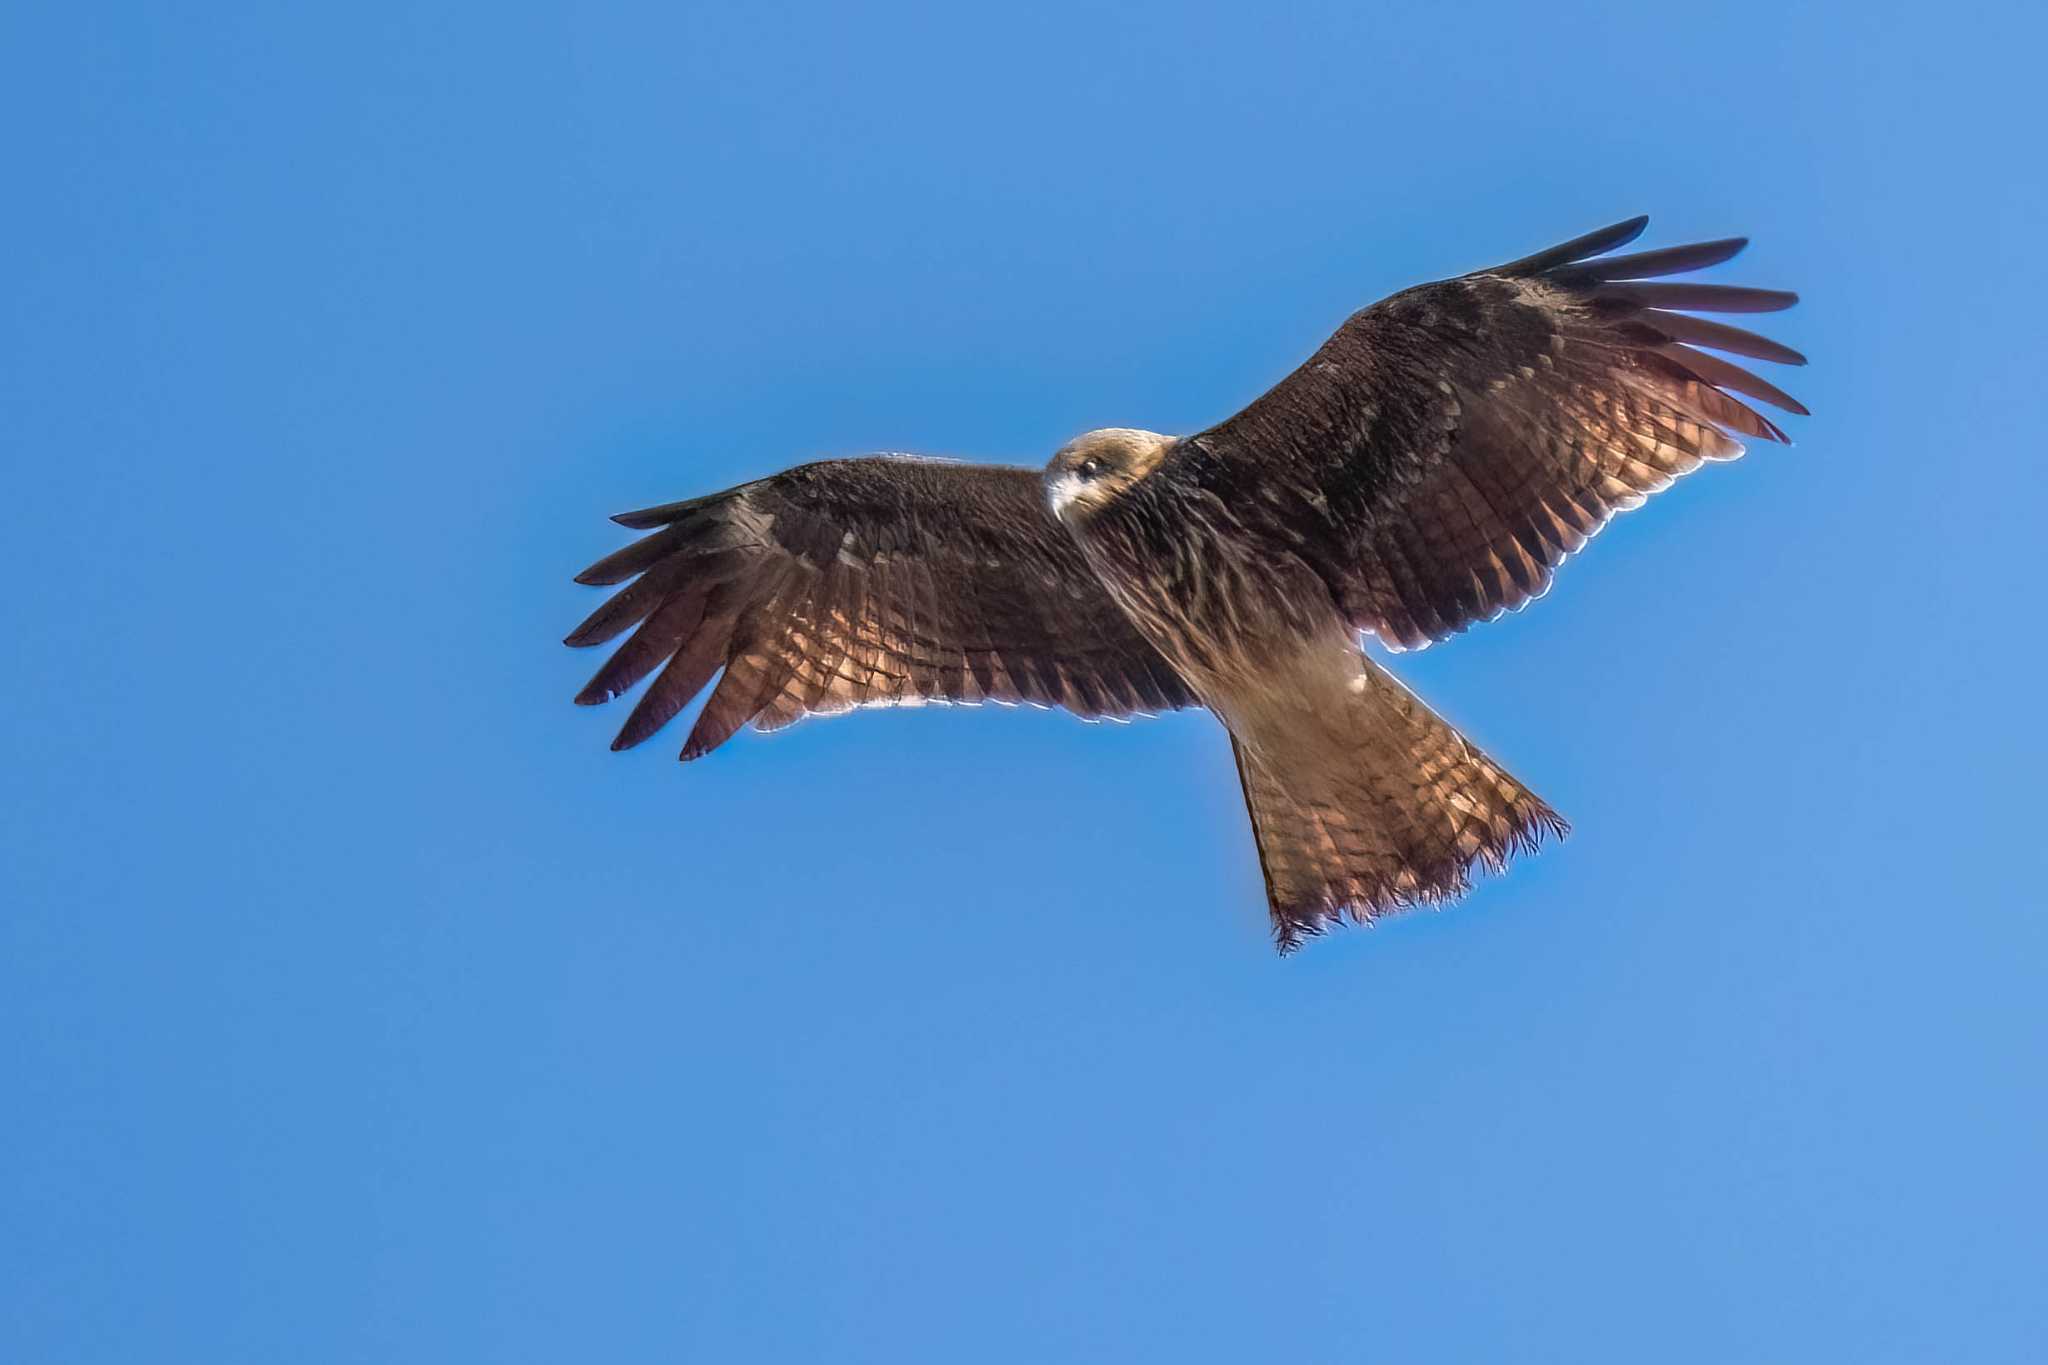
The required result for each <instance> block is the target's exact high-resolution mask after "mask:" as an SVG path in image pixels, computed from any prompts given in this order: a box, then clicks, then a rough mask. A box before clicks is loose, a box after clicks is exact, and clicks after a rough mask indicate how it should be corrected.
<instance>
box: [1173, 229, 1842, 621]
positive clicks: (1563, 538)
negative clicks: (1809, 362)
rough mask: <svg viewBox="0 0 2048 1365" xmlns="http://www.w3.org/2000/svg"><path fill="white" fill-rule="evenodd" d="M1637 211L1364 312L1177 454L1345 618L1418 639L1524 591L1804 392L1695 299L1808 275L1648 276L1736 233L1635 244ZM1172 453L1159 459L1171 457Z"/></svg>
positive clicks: (1787, 360)
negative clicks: (1303, 568)
mask: <svg viewBox="0 0 2048 1365" xmlns="http://www.w3.org/2000/svg"><path fill="white" fill-rule="evenodd" d="M1647 222H1648V219H1646V218H1635V219H1631V220H1630V221H1628V222H1626V223H1619V224H1616V225H1615V226H1613V227H1611V228H1606V229H1604V230H1602V231H1599V232H1595V233H1591V234H1588V235H1587V236H1584V237H1580V238H1577V239H1576V240H1573V241H1570V242H1566V243H1564V244H1563V245H1561V246H1556V247H1552V248H1551V249H1550V250H1548V251H1543V252H1539V253H1537V254H1536V255H1534V256H1529V257H1526V258H1524V259H1522V260H1519V261H1514V262H1511V263H1509V264H1507V265H1503V266H1496V267H1495V268H1493V269H1491V270H1482V271H1479V272H1476V273H1474V274H1471V275H1465V276H1462V277H1460V278H1458V279H1453V280H1445V281H1441V282H1439V283H1436V284H1426V285H1422V286H1419V287H1417V288H1414V289H1409V290H1406V291H1404V292H1402V293H1399V294H1396V295H1394V296H1393V297H1391V298H1388V299H1385V300H1383V301H1381V302H1379V303H1376V304H1374V305H1373V306H1372V307H1370V308H1367V309H1365V310H1364V311H1362V312H1359V313H1356V314H1354V315H1353V316H1352V317H1351V318H1350V319H1349V320H1348V321H1346V322H1345V324H1344V325H1343V327H1341V328H1340V329H1338V331H1337V333H1336V335H1334V336H1332V337H1331V338H1330V339H1329V341H1328V342H1326V343H1325V344H1324V345H1323V347H1322V349H1321V350H1319V351H1317V352H1316V353H1315V355H1314V356H1312V357H1311V358H1310V359H1309V361H1308V362H1307V363H1306V364H1304V365H1303V366H1302V367H1301V368H1300V369H1298V370H1296V371H1295V372H1294V373H1293V374H1291V375H1289V376H1288V377H1287V378H1286V379H1284V380H1282V381H1281V382H1280V384H1279V385H1278V386H1277V387H1276V388H1274V389H1273V390H1272V391H1271V392H1269V393H1267V394H1266V395H1265V396H1263V397H1262V398H1260V399H1259V400H1258V401H1257V402H1255V403H1253V404H1252V405H1251V406H1250V407H1248V408H1246V409H1245V410H1244V411H1243V412H1241V413H1239V414H1238V415H1237V416H1235V417H1233V418H1231V419H1230V420H1229V421H1227V422H1224V423H1223V424H1221V425H1220V426H1216V427H1212V428H1211V429H1210V430H1208V431H1205V432H1203V433H1201V434H1200V435H1198V436H1194V437H1191V438H1189V439H1188V440H1186V441H1184V442H1182V443H1181V444H1180V446H1179V447H1177V448H1176V450H1175V452H1174V454H1173V455H1172V456H1170V457H1169V459H1168V461H1167V464H1168V466H1172V467H1173V469H1174V472H1175V473H1176V475H1178V476H1179V477H1192V478H1193V479H1195V480H1196V481H1198V482H1199V483H1201V484H1202V485H1203V486H1205V487H1206V488H1207V489H1208V490H1209V491H1210V492H1212V493H1214V494H1216V495H1217V496H1219V497H1222V498H1224V499H1226V500H1227V501H1228V502H1229V503H1230V505H1231V506H1232V507H1233V508H1234V509H1235V510H1236V511H1237V512H1238V514H1239V515H1240V516H1241V517H1244V518H1247V519H1248V520H1249V521H1250V522H1252V523H1253V524H1254V525H1256V526H1257V527H1258V528H1259V529H1261V530H1263V531H1265V532H1268V533H1270V534H1271V535H1272V536H1273V537H1275V538H1276V540H1277V543H1278V544H1280V545H1282V546H1284V547H1285V548H1287V549H1289V550H1290V551H1292V552H1294V553H1296V554H1299V555H1301V556H1302V557H1303V558H1304V559H1306V560H1307V561H1309V562H1310V563H1312V564H1314V565H1315V566H1316V568H1317V569H1318V571H1319V572H1320V573H1321V574H1322V576H1323V578H1324V580H1325V581H1326V582H1327V583H1329V584H1330V587H1331V591H1332V593H1333V595H1334V596H1335V597H1336V599H1337V601H1338V603H1339V605H1340V606H1341V607H1342V608H1343V610H1344V611H1345V613H1346V615H1347V616H1349V618H1350V619H1351V621H1352V623H1353V624H1354V625H1356V626H1357V627H1358V628H1359V629H1361V630H1369V631H1372V632H1373V633H1374V634H1376V635H1378V636H1379V637H1380V639H1381V640H1382V641H1384V642H1385V643H1387V644H1388V645H1390V646H1393V647H1396V648H1416V647H1420V646H1422V645H1426V644H1428V643H1430V642H1431V641H1434V640H1440V639H1443V638H1444V637H1446V636H1448V635H1452V634H1455V633H1456V632H1458V631H1461V630H1463V629H1465V628H1466V627H1467V626H1469V625H1470V624H1472V623H1473V622H1474V621H1481V620H1490V619H1491V618H1493V617H1494V616H1497V615H1499V614H1500V613H1501V612H1503V611H1507V610H1511V609H1513V608H1517V607H1520V606H1522V605H1523V604H1524V603H1526V602H1528V601H1529V600H1530V599H1532V598H1535V597H1538V596H1541V595H1542V594H1543V592H1544V591H1545V590H1546V589H1548V588H1549V586H1550V581H1551V575H1552V573H1553V571H1554V570H1555V569H1556V568H1557V566H1558V565H1559V564H1560V563H1561V562H1562V561H1563V560H1564V558H1565V556H1566V555H1568V554H1570V553H1572V552H1573V551H1575V550H1577V549H1578V548H1579V547H1580V546H1582V545H1584V544H1585V543H1586V540H1587V539H1588V538H1589V537H1591V536H1592V535H1594V534H1595V533H1596V532H1598V531H1599V530H1600V528H1601V527H1602V526H1604V525H1605V524H1606V523H1607V521H1608V519H1609V518H1610V517H1612V516H1613V515H1614V514H1615V513H1616V512H1620V511H1625V510H1627V509H1629V508H1632V507H1638V506H1641V505H1642V503H1643V501H1644V499H1646V498H1647V497H1648V496H1649V495H1650V494H1652V493H1656V492H1658V491H1660V490H1662V489H1664V488H1667V487H1669V486H1670V485H1671V482H1672V481H1673V480H1674V479H1676V478H1678V477H1679V476H1681V475H1684V474H1689V473H1691V472H1692V471H1693V470H1695V469H1697V468H1699V466H1700V464H1701V462H1702V461H1705V460H1729V459H1733V458H1735V457H1736V456H1738V455H1740V454H1741V453H1742V450H1743V447H1742V444H1741V441H1740V439H1739V438H1741V437H1754V438H1757V439H1761V440H1767V441H1783V440H1784V439H1785V434H1784V433H1783V432H1782V431H1780V430H1779V429H1778V428H1777V427H1776V426H1775V425H1773V424H1772V423H1771V422H1770V421H1768V420H1767V419H1765V418H1764V417H1762V416H1760V415H1758V413H1757V412H1756V411H1755V410H1754V409H1752V408H1751V407H1750V406H1749V405H1748V404H1747V403H1745V402H1744V401H1743V399H1744V398H1751V399H1757V400H1761V401H1762V402H1764V403H1769V404H1771V405H1773V406H1776V407H1779V408H1782V409H1785V410H1786V411H1789V412H1796V413H1801V414H1804V413H1805V412H1806V409H1805V408H1803V407H1801V406H1800V405H1799V404H1798V402H1796V401H1795V400H1794V399H1792V398H1790V397H1788V396H1787V395H1786V394H1784V393H1783V392H1781V391H1780V390H1778V389H1777V388H1775V387H1774V386H1772V385H1771V384H1769V383H1767V382H1765V381H1764V380H1762V379H1759V378H1758V377H1756V376H1755V375H1753V374H1750V373H1749V372H1748V371H1746V370H1743V369H1740V368H1738V367H1737V366H1735V365H1733V364H1731V363H1729V362H1728V361H1726V360H1723V359H1720V358H1719V357H1717V356H1713V355H1709V354H1707V351H1705V350H1701V349H1698V348H1700V347H1705V348H1708V349H1709V350H1715V351H1725V352H1729V353H1731V354H1734V355H1741V356H1750V357H1754V358H1756V359H1760V360H1771V361H1777V362H1779V363H1781V364H1788V365H1801V364H1804V363H1805V358H1804V357H1802V356H1801V355H1799V353H1798V352H1796V351H1793V350H1790V349H1788V348H1786V347H1784V346H1780V345H1778V344H1777V343H1776V342H1773V341H1767V340H1765V339H1764V338H1762V337H1760V336H1756V335H1754V334H1753V333H1750V332H1746V331H1742V330H1740V329H1738V328H1735V327H1730V326H1727V325H1725V324H1723V323H1719V322H1712V321H1709V320H1707V319H1705V318H1698V317H1693V316H1691V314H1692V313H1694V312H1706V313H1763V312H1772V311H1775V310H1777V309H1781V308H1788V307H1790V306H1791V305H1792V304H1793V303H1795V302H1797V301H1798V300H1797V296H1796V295H1793V294H1787V293H1781V292H1778V291H1775V290H1767V289H1742V288H1731V287H1728V286H1725V285H1716V284H1698V283H1685V282H1679V283H1644V281H1654V280H1659V279H1661V278H1663V277H1666V276H1671V275H1679V274H1683V273H1685V272H1687V271H1692V270H1697V269H1700V268H1702V267H1705V266H1710V265H1717V264H1719V263H1720V262H1722V261H1725V260H1727V259H1728V258H1729V257H1731V256H1733V255H1735V254H1736V253H1737V252H1738V251H1740V250H1741V249H1742V248H1743V246H1744V245H1746V242H1745V240H1744V239H1742V238H1730V239H1727V240H1725V241H1718V242H1701V243H1698V244H1696V245H1692V246H1679V247H1669V248H1666V249H1664V250H1661V251H1645V252H1641V253H1638V254H1635V255H1628V256H1606V255H1603V254H1602V253H1605V252H1609V251H1612V250H1614V249H1615V248H1616V247H1619V246H1622V245H1624V244H1625V243H1627V242H1629V241H1632V240H1633V239H1634V238H1635V237H1636V236H1637V235H1638V234H1639V233H1641V232H1642V230H1643V227H1644V226H1645V224H1646V223H1647ZM1161 472H1166V471H1165V469H1164V468H1163V469H1162V471H1161Z"/></svg>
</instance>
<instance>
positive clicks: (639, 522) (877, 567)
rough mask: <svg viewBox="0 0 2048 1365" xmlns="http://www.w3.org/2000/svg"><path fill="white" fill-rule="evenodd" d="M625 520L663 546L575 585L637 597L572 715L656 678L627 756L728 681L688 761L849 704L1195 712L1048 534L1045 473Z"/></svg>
mask: <svg viewBox="0 0 2048 1365" xmlns="http://www.w3.org/2000/svg"><path fill="white" fill-rule="evenodd" d="M613 520H615V521H617V522H619V523H620V524H622V525H625V526H629V527H632V528H634V529H636V530H653V532H654V533H653V534H652V535H649V536H646V537H644V538H643V539H641V540H639V541H636V542H635V543H634V544H632V545H629V546H627V547H626V548H625V549H623V550H620V551H618V552H617V553H615V554H612V555H608V556H607V557H605V558H604V559H601V560H599V561H598V562H597V563H596V564H593V565H592V566H591V567H590V568H588V569H586V570H584V571H583V572H582V573H581V574H579V575H577V580H576V581H577V582H579V583H599V584H612V583H624V582H626V580H628V579H631V580H632V582H631V583H630V584H629V585H628V586H627V587H625V588H623V589H621V590H620V591H619V592H618V593H616V594H614V595H613V596H612V597H611V599H610V600H609V601H607V602H606V603H605V604H604V605H603V606H602V607H599V608H598V609H597V611H596V612H595V613H594V614H593V615H592V616H591V617H590V619H589V620H587V621H585V622H584V623H583V624H582V625H580V626H578V627H577V628H576V629H575V630H574V631H573V632H571V633H570V635H569V637H568V643H569V644H572V645H596V644H603V643H604V642H605V641H607V640H611V639H614V638H615V637H617V636H618V635H620V634H621V633H623V632H624V631H626V630H628V629H632V628H633V627H635V626H637V627H638V629H637V630H634V633H633V635H632V637H631V638H630V639H628V640H627V641H626V643H625V644H623V645H621V646H619V648H618V649H617V650H616V651H615V652H614V653H613V654H612V657H611V659H610V660H609V661H608V662H607V663H606V664H605V666H604V667H603V668H601V669H599V670H598V672H597V676H596V677H594V678H592V679H591V680H590V684H589V686H587V687H585V688H584V689H583V691H582V693H581V694H580V695H578V696H577V698H576V700H577V701H578V702H579V703H582V704H584V705H595V704H597V703H599V702H606V701H610V700H611V699H612V698H613V697H616V696H619V695H620V694H621V693H623V692H625V691H626V690H627V689H629V688H631V687H632V686H633V685H634V684H635V683H637V682H639V681H640V679H642V678H644V677H646V676H647V675H648V674H649V673H651V672H653V671H654V670H655V669H657V668H660V669H661V674H660V676H659V677H657V678H656V679H655V680H654V682H653V684H652V685H651V686H650V687H649V688H648V690H647V692H646V694H645V695H644V696H642V697H641V698H640V701H639V704H638V705H636V706H635V707H634V708H633V712H632V714H631V715H630V716H628V717H627V718H626V723H625V727H624V728H623V729H621V730H620V731H619V736H618V738H617V739H616V740H614V741H613V743H612V747H613V748H614V749H623V748H627V747H629V746H631V745H634V744H638V743H639V742H640V741H641V740H643V739H646V738H647V737H648V736H649V735H651V734H653V733H654V732H655V731H656V730H659V729H660V728H661V727H662V726H663V725H666V724H667V723H668V722H669V721H670V720H671V719H672V718H673V717H674V716H675V714H676V713H677V712H678V711H680V710H682V709H683V707H685V706H686V705H688V704H689V702H690V699H691V698H692V697H694V696H695V695H696V694H697V693H698V692H699V691H700V690H701V689H702V688H703V687H704V685H705V684H706V683H707V682H709V681H710V680H711V677H712V675H713V674H714V673H717V672H718V671H719V670H720V669H723V670H724V675H723V676H722V677H721V678H720V679H719V682H718V686H717V687H716V688H715V689H714V690H713V691H712V694H711V699H710V700H709V701H707V702H706V703H705V704H704V709H703V711H702V713H701V714H700V715H699V716H698V718H697V724H696V727H695V728H694V729H693V730H691V732H690V737H689V739H688V741H687V742H686V743H685V744H684V747H683V757H684V758H696V757H698V756H700V755H702V754H706V753H709V752H710V751H711V750H713V749H715V748H717V747H718V746H719V745H720V744H722V743H724V742H725V741H726V740H727V739H728V738H730V737H731V736H732V734H733V732H734V731H736V730H738V729H739V728H740V726H742V725H745V724H747V723H749V722H752V723H753V724H754V725H755V727H756V728H758V729H763V730H773V729H776V728H778V727H780V726H783V725H787V724H789V723H790V722H792V721H794V720H798V719H800V718H801V717H803V716H805V715H809V714H817V713H824V712H836V711H844V710H847V709H850V708H852V707H856V706H867V705H883V704H891V703H896V704H902V703H915V702H921V701H950V702H978V701H983V700H989V701H1006V702H1020V701H1022V702H1038V703H1041V704H1044V705H1059V706H1064V707H1066V708H1067V709H1069V710H1071V711H1074V712H1077V713H1078V714H1080V715H1083V716H1125V715H1131V714H1133V713H1136V712H1144V711H1161V710H1171V709H1173V708H1175V707H1181V706H1190V705H1194V704H1195V700H1194V697H1193V695H1192V694H1191V693H1189V691H1188V690H1187V687H1186V685H1185V684H1184V683H1182V681H1181V679H1180V676H1179V675H1178V674H1177V673H1175V672H1174V671H1173V669H1172V668H1171V667H1170V666H1169V665H1168V664H1167V663H1166V661H1165V660H1164V659H1162V658H1161V657H1160V656H1159V654H1158V652H1157V651H1156V650H1154V649H1153V648H1152V646H1151V645H1149V644H1147V643H1146V642H1145V640H1144V639H1143V638H1142V637H1140V636H1139V634H1138V632H1137V631H1136V629H1135V628H1133V627H1132V625H1131V624H1130V622H1129V621H1128V620H1127V619H1126V618H1125V616H1124V614H1123V612H1122V611H1121V610H1119V609H1118V607H1117V606H1116V604H1115V603H1114V602H1112V601H1111V600H1110V598H1109V595H1108V593H1107V592H1106V591H1104V589H1103V587H1102V585H1101V583H1100V582H1099V581H1097V579H1096V577H1095V575H1094V574H1093V573H1092V572H1091V571H1090V570H1089V568H1088V566H1087V564H1086V562H1085V561H1084V560H1083V559H1082V557H1081V553H1080V550H1079V549H1078V548H1077V547H1076V546H1075V545H1074V543H1073V540H1072V538H1071V537H1070V536H1068V534H1067V533H1066V532H1065V530H1063V529H1062V528H1061V527H1060V526H1059V525H1058V524H1057V523H1056V522H1054V521H1053V520H1052V517H1051V514H1050V513H1048V512H1047V511H1046V508H1045V503H1044V501H1043V497H1042V495H1041V493H1040V488H1039V478H1038V474H1037V472H1036V471H1034V470H1028V469H1016V468H1004V467H995V466H988V465H966V464H952V463H945V462H940V461H934V460H917V459H910V458H907V457H875V458H869V459H858V460H828V461H824V462H822V463H819V464H809V465H801V466H799V467H797V468H795V469H791V470H786V471H785V472H783V473H781V474H776V475H774V476H772V477H770V478H766V479H760V480H757V481H756V482H754V483H749V484H742V485H741V486H740V487H738V488H732V489H728V490H726V491H725V492H723V493H714V494H712V495H711V496H709V497H703V498H694V499H692V500H690V501H688V502H678V503H672V504H670V505H668V506H665V507H652V508H648V509H646V510H645V511H640V512H627V513H623V514H621V515H619V516H617V517H614V518H613ZM657 528H658V529H657Z"/></svg>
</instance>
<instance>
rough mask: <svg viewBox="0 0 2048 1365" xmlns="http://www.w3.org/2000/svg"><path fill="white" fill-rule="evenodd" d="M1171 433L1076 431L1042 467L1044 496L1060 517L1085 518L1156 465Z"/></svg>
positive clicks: (1119, 429)
mask: <svg viewBox="0 0 2048 1365" xmlns="http://www.w3.org/2000/svg"><path fill="white" fill-rule="evenodd" d="M1172 448H1173V437H1171V436H1161V435H1160V434H1159V433H1158V432H1156V431H1134V430H1132V429H1131V428H1129V427H1107V428H1104V429H1103V430H1101V431H1091V432H1089V433H1088V434H1087V435H1085V436H1076V437H1075V438H1074V439H1073V440H1071V441H1069V442H1067V443H1066V444H1065V445H1063V446H1061V447H1060V449H1059V453H1058V454H1056V455H1054V456H1053V457H1052V462H1051V463H1050V464H1048V465H1046V467H1045V500H1046V503H1047V505H1049V506H1050V507H1051V508H1052V514H1053V515H1054V516H1055V517H1058V518H1059V519H1060V520H1062V521H1067V522H1072V521H1077V520H1086V519H1087V518H1088V517H1091V516H1093V515H1094V514H1095V513H1096V512H1098V511H1100V510H1102V508H1103V507H1104V506H1105V505H1107V504H1108V503H1109V502H1110V501H1111V500H1113V499H1115V498H1117V497H1118V496H1120V495H1121V494H1122V493H1123V492H1124V491H1125V490H1126V489H1128V488H1129V487H1130V486H1131V485H1132V484H1134V483H1136V482H1137V481H1138V480H1140V479H1142V478H1144V477H1145V476H1146V475H1147V474H1149V473H1151V472H1152V471H1153V470H1154V469H1155V468H1157V467H1158V465H1159V462H1160V461H1161V460H1163V459H1165V458H1166V452H1167V451H1168V450H1170V449H1172Z"/></svg>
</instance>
